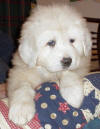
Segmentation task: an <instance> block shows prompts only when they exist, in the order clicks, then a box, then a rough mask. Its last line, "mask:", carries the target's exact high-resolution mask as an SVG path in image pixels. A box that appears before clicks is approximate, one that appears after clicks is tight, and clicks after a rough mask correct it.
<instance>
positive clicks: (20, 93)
mask: <svg viewBox="0 0 100 129" xmlns="http://www.w3.org/2000/svg"><path fill="white" fill-rule="evenodd" d="M19 42H20V45H19V49H18V52H17V53H16V54H15V56H14V59H13V64H14V67H13V69H11V70H10V73H9V79H8V96H9V106H10V107H9V108H10V109H9V119H10V120H12V121H13V122H15V123H16V124H18V125H22V124H26V123H27V122H28V121H29V120H30V119H32V117H33V115H34V113H35V104H34V101H33V98H34V96H35V91H34V88H36V86H38V85H39V84H41V83H43V82H46V81H55V82H57V83H59V86H60V92H61V95H62V96H63V97H64V99H65V100H66V101H67V102H68V103H69V104H70V105H72V106H73V107H77V108H78V107H79V106H80V105H81V102H82V100H83V97H84V96H83V85H82V78H83V76H84V75H85V74H87V72H88V68H89V64H90V55H91V37H90V34H89V32H88V29H87V26H86V23H85V20H84V19H83V18H82V17H81V15H80V14H79V13H78V12H77V11H76V10H74V9H73V8H71V7H69V6H67V5H60V6H59V5H52V6H47V7H44V6H39V7H37V8H36V9H35V10H34V11H33V12H32V13H31V15H30V17H29V18H28V19H27V21H26V22H25V23H24V25H23V27H22V32H21V38H20V40H19Z"/></svg>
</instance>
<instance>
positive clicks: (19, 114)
mask: <svg viewBox="0 0 100 129" xmlns="http://www.w3.org/2000/svg"><path fill="white" fill-rule="evenodd" d="M34 113H35V107H34V104H15V105H12V106H11V108H10V110H9V119H10V120H12V121H13V122H14V123H15V124H18V125H24V124H26V123H27V122H28V121H30V120H31V119H32V118H33V116H34Z"/></svg>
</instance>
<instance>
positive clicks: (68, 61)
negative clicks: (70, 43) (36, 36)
mask: <svg viewBox="0 0 100 129" xmlns="http://www.w3.org/2000/svg"><path fill="white" fill-rule="evenodd" d="M61 63H62V66H63V67H69V66H70V65H71V63H72V59H71V58H70V57H68V58H65V57H64V58H63V59H62V60H61Z"/></svg>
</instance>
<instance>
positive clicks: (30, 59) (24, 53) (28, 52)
mask: <svg viewBox="0 0 100 129" xmlns="http://www.w3.org/2000/svg"><path fill="white" fill-rule="evenodd" d="M18 50H19V55H20V57H21V58H22V60H23V61H24V62H25V63H26V64H28V65H29V66H30V67H34V66H35V65H36V60H37V50H36V49H35V48H33V46H32V45H31V43H27V42H23V43H21V44H20V46H19V49H18Z"/></svg>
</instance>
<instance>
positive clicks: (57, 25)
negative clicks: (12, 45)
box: [19, 5, 91, 72]
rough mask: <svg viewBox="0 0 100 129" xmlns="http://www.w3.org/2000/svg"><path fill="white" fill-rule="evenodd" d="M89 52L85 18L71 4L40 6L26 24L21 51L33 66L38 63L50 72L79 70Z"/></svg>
mask: <svg viewBox="0 0 100 129" xmlns="http://www.w3.org/2000/svg"><path fill="white" fill-rule="evenodd" d="M90 51H91V37H90V34H89V32H88V29H87V26H86V23H85V20H84V19H83V18H82V17H81V16H80V14H79V13H77V11H76V10H74V9H73V8H71V7H69V6H65V5H61V6H59V5H56V6H47V7H44V6H39V7H37V8H36V9H35V10H34V11H32V13H31V15H30V17H29V18H28V19H27V21H26V22H25V23H24V25H23V28H22V33H21V38H20V46H19V53H20V56H21V58H22V59H23V61H24V62H25V63H26V64H28V65H29V66H30V67H34V66H35V65H37V64H38V65H40V66H43V67H45V68H46V69H47V70H48V71H50V72H57V71H62V70H66V69H69V70H73V69H77V68H78V67H79V65H80V63H82V62H81V59H82V58H84V57H86V58H87V57H88V56H90V53H91V52H90Z"/></svg>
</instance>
